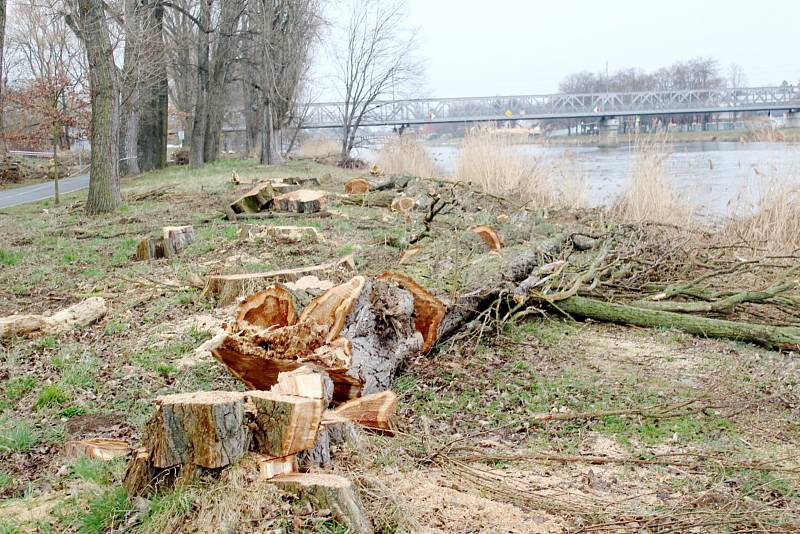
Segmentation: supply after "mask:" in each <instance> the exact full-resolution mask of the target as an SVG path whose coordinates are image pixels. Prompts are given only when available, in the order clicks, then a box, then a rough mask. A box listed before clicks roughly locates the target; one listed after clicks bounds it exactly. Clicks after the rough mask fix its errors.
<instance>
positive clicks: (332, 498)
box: [271, 473, 374, 534]
mask: <svg viewBox="0 0 800 534" xmlns="http://www.w3.org/2000/svg"><path fill="white" fill-rule="evenodd" d="M271 482H272V483H273V484H275V485H276V486H278V487H279V488H280V489H282V490H283V491H286V492H289V493H292V494H294V495H296V496H297V497H299V498H305V499H308V500H310V501H313V502H314V503H315V504H316V505H317V507H319V508H326V509H329V510H331V512H333V515H334V517H335V518H336V519H337V520H338V521H341V522H342V523H343V524H344V525H345V526H346V527H348V528H349V529H350V530H352V531H353V532H356V533H358V534H371V533H372V532H374V530H373V527H372V522H371V521H370V520H369V517H367V514H366V513H365V512H364V506H363V505H362V503H361V499H360V498H359V496H358V493H357V492H356V490H355V488H354V487H353V484H352V482H350V481H349V480H347V479H346V478H344V477H342V476H339V475H332V474H323V473H313V474H312V473H294V474H290V475H278V476H276V477H275V478H273V479H272V480H271Z"/></svg>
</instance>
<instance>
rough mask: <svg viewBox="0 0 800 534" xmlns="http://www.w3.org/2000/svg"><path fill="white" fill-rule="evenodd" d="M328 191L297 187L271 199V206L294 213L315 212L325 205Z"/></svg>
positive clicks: (322, 208)
mask: <svg viewBox="0 0 800 534" xmlns="http://www.w3.org/2000/svg"><path fill="white" fill-rule="evenodd" d="M327 197H328V193H326V192H325V191H316V190H313V189H298V190H297V191H291V192H289V193H285V194H283V195H279V196H276V197H274V198H273V199H272V202H273V206H274V208H275V209H276V210H279V211H289V212H294V213H315V212H318V211H322V210H324V209H325V207H326V206H327Z"/></svg>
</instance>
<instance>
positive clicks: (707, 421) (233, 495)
mask: <svg viewBox="0 0 800 534" xmlns="http://www.w3.org/2000/svg"><path fill="white" fill-rule="evenodd" d="M234 169H235V170H237V171H238V173H239V174H240V176H241V178H242V180H244V181H245V182H248V181H251V180H255V179H260V178H265V177H269V178H279V177H289V176H316V177H318V178H319V179H320V180H321V183H322V188H324V189H327V190H329V191H331V192H335V193H341V192H342V191H343V189H342V184H343V182H344V181H345V180H346V179H348V178H351V177H354V176H359V175H361V174H362V173H361V172H358V171H342V170H339V169H336V168H333V167H328V166H323V165H319V164H316V163H312V162H308V161H294V162H291V163H290V164H289V165H287V166H284V167H279V168H268V169H265V168H262V167H257V166H255V165H253V164H252V163H249V162H241V161H223V162H219V163H217V164H214V165H211V166H209V167H208V168H207V169H204V170H202V171H197V172H189V171H188V170H186V169H181V168H171V169H168V170H166V171H162V172H157V173H151V174H148V175H145V176H142V177H138V178H132V179H126V180H125V182H124V185H123V196H124V205H123V206H122V208H121V209H120V210H119V211H118V212H116V213H115V214H113V215H109V216H103V217H94V218H89V217H86V216H85V215H84V214H83V211H82V204H81V200H82V199H83V194H78V195H70V196H67V197H66V198H65V200H64V201H63V202H62V205H61V206H58V207H55V206H52V205H51V204H50V202H44V203H39V204H30V205H27V206H21V207H17V208H13V209H11V210H8V211H6V212H4V213H0V231H1V232H2V236H3V239H2V244H1V245H0V315H8V314H12V313H44V312H48V311H53V310H56V309H59V308H62V307H65V306H67V305H70V304H73V303H75V302H78V301H80V300H82V299H84V298H86V297H88V296H103V297H104V298H106V299H107V300H108V302H109V304H110V307H111V311H110V313H109V314H108V315H107V316H106V317H105V318H103V319H102V320H101V321H100V322H99V323H97V324H95V325H92V326H90V327H86V328H82V329H79V330H76V331H73V332H70V333H67V334H63V335H57V336H55V335H48V336H44V337H38V338H31V339H19V338H16V339H11V340H5V341H3V342H2V343H3V345H2V348H1V350H2V362H1V365H2V367H0V380H2V383H1V385H0V389H1V391H2V396H0V409H2V415H0V499H2V500H0V533H5V532H72V531H76V532H108V531H122V530H124V531H128V532H155V531H159V532H163V531H164V530H165V529H171V530H172V531H175V532H197V531H203V532H345V531H346V529H345V528H344V527H342V525H340V524H339V523H338V522H337V521H336V520H335V518H332V517H331V516H330V512H329V511H326V510H314V509H312V508H310V507H309V505H308V503H303V502H296V501H293V500H292V499H290V498H289V497H288V496H286V495H282V494H280V493H279V492H277V491H276V490H274V489H273V488H271V487H270V486H268V485H258V484H255V483H254V482H253V481H252V477H250V476H249V475H248V470H247V466H246V465H242V466H239V467H237V468H234V469H230V470H229V471H230V472H229V473H226V474H224V475H223V476H222V478H221V479H219V480H198V481H196V482H195V483H193V484H191V485H189V486H187V487H184V488H182V489H180V490H177V491H174V492H171V493H165V494H159V495H156V496H153V497H152V498H151V499H133V500H131V499H128V497H127V495H125V493H124V491H123V490H122V489H121V486H120V485H119V481H120V477H121V476H122V473H123V472H124V467H125V462H124V460H123V459H120V460H115V461H112V462H109V463H103V462H99V461H90V460H86V459H78V460H76V459H73V458H68V457H66V455H65V454H64V443H65V442H66V441H68V440H72V439H81V438H87V437H94V436H103V437H117V438H122V439H127V440H130V441H131V443H133V444H135V443H136V442H137V440H138V439H140V432H141V429H142V425H143V423H144V421H145V420H146V418H147V417H148V416H149V414H150V412H151V410H152V400H153V399H154V398H155V397H156V396H158V395H163V394H167V393H174V392H184V391H194V390H200V389H206V390H207V389H237V390H238V389H242V386H241V384H240V383H239V382H237V381H236V380H235V379H233V378H232V377H231V376H230V375H229V374H228V373H227V372H226V371H225V370H224V369H223V368H222V367H221V366H220V365H218V364H217V363H216V362H215V360H213V358H211V357H210V355H209V354H208V353H207V352H205V351H203V350H196V349H197V348H198V347H201V346H202V344H203V342H204V341H206V340H207V339H209V338H210V337H211V336H212V335H213V334H214V332H215V331H216V329H217V328H218V327H219V324H220V323H221V321H222V320H223V319H224V318H226V317H228V316H229V315H230V309H225V308H220V307H217V306H215V303H214V301H213V299H209V298H208V296H207V295H204V294H203V292H202V286H203V282H204V280H205V278H206V276H208V275H209V274H214V273H236V272H256V271H262V270H271V269H277V268H292V267H300V266H307V265H311V264H314V263H321V262H325V261H329V260H331V259H332V258H340V257H342V256H345V255H348V254H353V257H354V260H355V263H356V267H357V268H358V270H359V271H360V272H362V273H364V274H368V275H374V274H378V273H380V272H383V271H385V270H387V269H388V268H391V267H392V266H394V265H396V264H397V261H398V259H399V257H400V255H401V253H402V252H403V251H402V250H401V248H402V245H401V246H400V247H398V242H399V243H402V242H403V241H404V240H405V239H406V238H407V236H408V235H410V234H414V233H416V232H419V231H420V224H421V217H422V216H423V215H424V214H423V213H415V214H413V215H411V216H409V217H406V216H401V215H398V214H394V213H392V212H390V211H389V210H388V209H385V208H381V207H370V206H368V205H367V206H364V205H347V204H341V202H340V201H339V200H337V199H334V201H333V203H332V204H333V205H332V211H333V212H334V215H333V216H331V217H328V218H309V219H307V220H306V219H303V220H298V219H297V218H276V219H269V220H263V221H258V222H257V224H265V225H266V224H271V225H292V224H295V225H296V224H300V225H307V226H314V227H316V228H317V229H318V230H319V232H320V234H321V235H322V236H323V240H321V241H318V242H311V241H308V240H305V241H301V242H298V243H292V244H286V243H277V242H273V241H270V240H269V239H262V240H257V241H241V240H239V238H238V228H237V225H236V224H234V223H230V222H228V221H227V220H226V219H225V218H224V216H223V214H222V213H221V212H220V211H219V209H220V207H221V206H222V204H223V202H224V199H225V198H226V197H228V196H230V195H233V194H234V192H235V189H236V188H235V186H233V185H232V184H231V183H230V176H231V172H232V171H233V170H234ZM245 188H246V185H243V186H240V187H239V189H245ZM502 209H503V207H502V203H501V205H500V206H499V207H498V206H496V205H493V206H492V208H491V209H489V208H487V209H485V210H481V211H473V212H471V213H470V214H469V215H459V217H461V218H462V219H464V220H462V221H460V222H458V221H456V222H454V221H453V220H451V219H447V218H446V217H444V218H442V221H443V222H442V226H440V227H437V226H435V225H434V228H433V232H432V234H431V237H430V238H427V239H425V240H422V241H421V242H420V244H421V245H422V248H423V252H421V253H419V254H418V255H417V256H415V257H413V258H411V260H410V261H411V262H417V263H416V264H412V265H411V266H408V267H407V268H408V269H410V270H412V271H414V272H416V273H419V276H420V277H422V279H423V280H428V281H429V282H430V284H432V285H433V286H434V288H435V289H436V290H437V291H440V292H444V293H447V292H448V291H453V290H454V288H453V287H450V282H451V281H448V280H446V279H439V278H437V276H436V269H435V268H433V267H432V266H434V265H436V263H435V261H440V262H441V261H443V259H442V255H443V254H446V252H447V250H448V246H449V245H451V244H452V243H453V241H454V240H458V239H461V238H462V234H461V233H460V231H461V229H463V228H465V227H466V226H467V225H469V224H476V223H487V224H499V223H498V215H500V214H501V213H500V212H501V211H502ZM562 217H564V220H559V219H558V218H556V219H552V218H549V219H548V218H544V217H543V218H542V221H541V224H540V225H539V227H538V228H539V231H540V233H541V235H546V234H547V232H548V231H549V230H548V229H552V228H557V227H558V225H559V224H561V223H562V222H566V220H567V219H570V217H569V216H564V215H563V214H562ZM466 219H470V220H466ZM570 220H571V219H570ZM183 224H192V225H193V226H194V228H195V231H196V233H197V240H196V241H195V243H194V244H193V245H191V246H190V248H189V249H188V250H187V251H186V252H185V253H184V254H182V255H181V256H180V257H177V258H173V259H170V260H159V261H155V262H137V261H134V259H133V255H134V251H135V247H136V244H137V243H138V242H139V240H140V239H142V238H143V237H145V236H148V235H156V234H157V233H158V230H159V229H160V228H161V227H162V226H166V225H183ZM454 228H455V230H454ZM501 229H502V226H501ZM474 245H475V246H474V247H473V249H471V250H473V251H474V254H483V253H485V250H483V249H481V248H480V245H481V243H480V241H479V240H478V241H476V242H475V244H474ZM471 246H472V245H471ZM472 253H473V252H471V253H470V254H472ZM434 260H435V261H434ZM452 261H456V262H457V261H467V260H465V259H464V258H452ZM394 389H395V390H396V391H397V392H398V393H399V394H400V396H401V402H400V409H399V412H400V413H399V425H400V429H401V430H400V431H399V432H397V434H396V435H395V436H394V437H385V436H375V435H368V434H364V435H363V436H362V438H363V439H362V442H361V445H360V446H359V447H358V449H353V448H347V449H343V450H339V451H338V454H337V460H336V463H335V465H334V466H333V469H334V470H337V471H340V472H343V473H344V474H346V475H347V476H349V477H351V478H352V479H353V480H354V481H355V482H356V483H357V484H358V486H359V487H360V488H361V490H362V497H363V499H364V501H365V503H366V506H367V509H368V512H369V513H370V515H371V516H372V519H373V521H374V523H375V524H376V527H377V528H378V530H380V531H381V532H447V533H451V532H452V533H465V532H602V531H621V532H659V533H663V532H794V531H797V530H798V529H800V484H798V481H799V479H800V476H799V473H800V469H799V468H798V467H797V466H798V455H800V450H799V449H798V446H797V443H798V441H799V440H798V438H800V423H798V417H797V416H798V413H800V369H798V359H797V355H795V354H791V353H783V354H782V353H777V352H770V351H766V350H762V349H758V348H755V347H752V346H748V345H744V344H739V343H735V342H720V341H712V340H707V339H702V338H698V337H692V336H688V335H684V334H679V333H674V332H668V331H654V330H643V329H634V328H622V327H616V326H608V325H601V324H595V323H591V322H574V321H570V320H566V319H563V318H555V317H530V318H528V319H527V320H525V321H524V322H522V323H519V324H516V325H508V324H507V325H505V326H504V327H503V328H501V329H500V330H499V331H495V330H490V331H487V332H483V333H482V334H481V335H480V336H478V335H477V333H475V334H473V335H470V336H466V337H463V338H461V339H460V340H459V341H458V342H453V343H444V344H442V345H440V346H439V347H438V348H437V349H436V350H435V351H433V352H432V353H431V354H427V355H424V356H419V357H417V358H415V359H414V360H413V361H410V362H408V364H407V366H406V367H405V369H404V370H403V371H402V373H401V374H400V376H399V377H398V379H397V380H396V383H395V385H394Z"/></svg>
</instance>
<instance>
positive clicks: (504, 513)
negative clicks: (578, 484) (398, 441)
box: [382, 469, 565, 534]
mask: <svg viewBox="0 0 800 534" xmlns="http://www.w3.org/2000/svg"><path fill="white" fill-rule="evenodd" d="M382 478H383V480H384V482H386V484H387V485H389V487H391V488H392V490H393V491H394V492H395V494H396V495H397V496H398V498H399V499H401V500H402V501H404V506H405V508H406V509H407V510H408V511H409V512H410V513H411V514H413V515H414V516H415V518H416V520H417V521H418V522H419V523H420V524H421V525H422V526H423V528H424V530H423V531H422V532H428V533H450V532H453V533H455V532H458V533H463V532H486V533H489V532H491V533H498V534H499V533H517V532H519V533H522V532H525V533H529V532H536V533H541V534H547V533H556V532H563V531H564V524H565V523H564V520H563V519H562V518H559V517H557V516H554V515H550V514H547V513H544V512H527V511H525V510H522V509H520V508H518V507H516V506H514V505H512V504H508V503H504V502H497V501H493V500H490V499H487V498H485V497H482V496H480V495H478V494H477V493H475V492H473V491H471V490H470V489H469V488H468V487H466V486H464V485H461V484H460V483H459V482H458V481H454V480H452V479H450V478H449V477H448V476H447V475H446V474H445V473H443V472H442V471H440V470H437V469H432V470H427V471H414V472H410V473H401V472H398V471H385V472H383V473H382Z"/></svg>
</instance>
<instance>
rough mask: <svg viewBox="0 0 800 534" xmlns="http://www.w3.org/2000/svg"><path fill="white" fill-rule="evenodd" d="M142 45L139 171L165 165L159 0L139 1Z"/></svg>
mask: <svg viewBox="0 0 800 534" xmlns="http://www.w3.org/2000/svg"><path fill="white" fill-rule="evenodd" d="M140 10H141V12H142V19H143V20H142V28H143V30H142V31H143V32H144V35H143V39H142V41H143V42H142V47H143V48H144V49H145V50H147V54H146V56H147V60H148V62H149V64H148V65H147V66H146V72H147V74H146V76H145V83H144V87H142V90H141V113H140V117H141V118H140V125H139V136H138V140H137V152H138V156H139V167H140V168H141V170H142V171H149V170H153V169H163V168H164V167H166V166H167V133H168V124H167V119H168V114H169V111H168V106H169V86H168V81H167V58H166V54H165V53H164V6H163V4H162V1H161V0H149V1H145V2H143V5H142V7H141V8H140Z"/></svg>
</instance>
